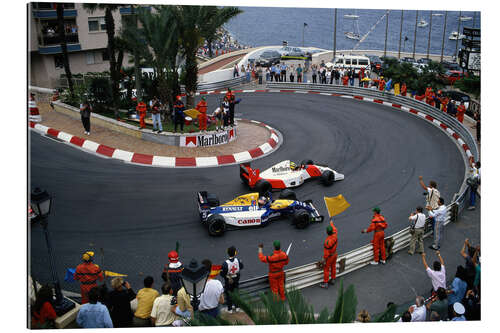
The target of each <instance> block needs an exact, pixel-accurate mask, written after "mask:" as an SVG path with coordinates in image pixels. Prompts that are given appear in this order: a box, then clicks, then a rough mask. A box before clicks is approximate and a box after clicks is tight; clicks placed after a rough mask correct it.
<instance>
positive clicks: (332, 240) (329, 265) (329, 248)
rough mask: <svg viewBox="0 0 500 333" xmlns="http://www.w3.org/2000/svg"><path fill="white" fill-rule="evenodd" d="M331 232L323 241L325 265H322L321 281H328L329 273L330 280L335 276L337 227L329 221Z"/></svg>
mask: <svg viewBox="0 0 500 333" xmlns="http://www.w3.org/2000/svg"><path fill="white" fill-rule="evenodd" d="M330 226H331V227H332V231H333V232H332V234H331V235H328V236H327V237H326V239H325V242H324V243H323V259H324V260H325V266H324V267H323V282H324V283H328V281H329V277H330V275H331V277H332V280H335V277H336V276H337V257H338V255H337V228H335V226H334V225H333V223H331V222H330Z"/></svg>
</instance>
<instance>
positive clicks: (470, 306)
mask: <svg viewBox="0 0 500 333" xmlns="http://www.w3.org/2000/svg"><path fill="white" fill-rule="evenodd" d="M464 306H465V318H466V319H467V320H481V300H480V299H479V295H478V293H477V292H476V289H475V288H474V289H470V290H467V293H466V294H465V299H464Z"/></svg>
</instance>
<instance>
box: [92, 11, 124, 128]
mask: <svg viewBox="0 0 500 333" xmlns="http://www.w3.org/2000/svg"><path fill="white" fill-rule="evenodd" d="M122 6H124V5H119V4H116V5H115V4H95V3H86V4H83V8H85V9H86V10H87V11H88V12H89V13H93V12H95V11H96V10H97V9H104V11H105V12H104V22H105V24H106V34H107V35H108V47H107V50H108V56H109V73H110V75H111V92H112V95H113V111H114V113H115V117H116V118H119V116H118V106H119V103H120V88H119V86H120V69H121V66H122V63H121V61H119V60H120V57H116V46H115V20H114V18H113V12H114V11H115V10H117V9H118V8H120V7H122ZM121 59H122V60H123V54H122V57H121Z"/></svg>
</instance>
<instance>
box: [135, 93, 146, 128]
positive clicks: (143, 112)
mask: <svg viewBox="0 0 500 333" xmlns="http://www.w3.org/2000/svg"><path fill="white" fill-rule="evenodd" d="M135 109H136V111H137V112H139V128H140V129H143V128H146V122H145V121H144V118H146V110H147V107H146V103H144V102H143V101H142V100H141V101H140V102H139V103H138V104H137V106H136V108H135Z"/></svg>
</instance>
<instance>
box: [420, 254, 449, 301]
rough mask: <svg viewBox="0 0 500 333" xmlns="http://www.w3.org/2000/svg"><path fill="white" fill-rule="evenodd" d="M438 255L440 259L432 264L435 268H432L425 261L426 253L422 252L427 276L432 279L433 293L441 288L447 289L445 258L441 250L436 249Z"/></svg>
mask: <svg viewBox="0 0 500 333" xmlns="http://www.w3.org/2000/svg"><path fill="white" fill-rule="evenodd" d="M436 255H437V256H438V258H439V261H434V263H433V265H432V267H433V268H434V269H433V270H432V269H430V268H429V266H428V265H427V262H426V261H425V253H422V262H423V264H424V267H425V271H426V273H427V276H428V277H429V278H430V279H431V282H432V291H433V293H436V292H437V291H438V289H439V288H443V289H446V268H445V266H444V260H443V258H442V257H441V253H440V252H439V251H436Z"/></svg>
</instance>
